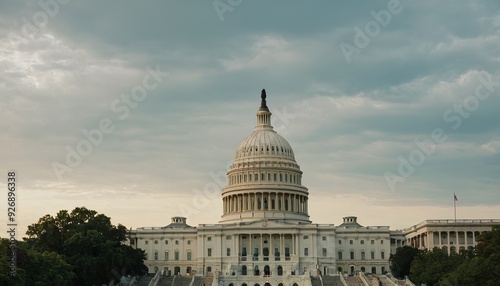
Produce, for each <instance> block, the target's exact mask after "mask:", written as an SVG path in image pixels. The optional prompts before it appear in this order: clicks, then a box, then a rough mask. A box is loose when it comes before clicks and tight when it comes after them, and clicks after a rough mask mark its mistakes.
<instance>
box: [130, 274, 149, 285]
mask: <svg viewBox="0 0 500 286" xmlns="http://www.w3.org/2000/svg"><path fill="white" fill-rule="evenodd" d="M151 278H153V277H152V276H137V278H136V280H135V284H134V286H148V285H149V282H150V281H151Z"/></svg>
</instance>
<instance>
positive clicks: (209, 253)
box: [207, 248, 212, 256]
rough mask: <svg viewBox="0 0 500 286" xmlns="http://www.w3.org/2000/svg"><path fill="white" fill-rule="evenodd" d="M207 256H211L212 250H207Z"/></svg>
mask: <svg viewBox="0 0 500 286" xmlns="http://www.w3.org/2000/svg"><path fill="white" fill-rule="evenodd" d="M207 256H212V249H211V248H209V249H207Z"/></svg>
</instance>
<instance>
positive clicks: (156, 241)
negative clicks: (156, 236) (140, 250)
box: [144, 240, 191, 245]
mask: <svg viewBox="0 0 500 286" xmlns="http://www.w3.org/2000/svg"><path fill="white" fill-rule="evenodd" d="M158 243H159V241H158V240H155V241H154V244H158ZM174 243H175V244H176V245H179V241H178V240H176V241H175V242H174ZM144 244H149V241H148V240H146V241H145V242H144ZM165 244H168V240H165ZM187 244H191V240H188V241H187Z"/></svg>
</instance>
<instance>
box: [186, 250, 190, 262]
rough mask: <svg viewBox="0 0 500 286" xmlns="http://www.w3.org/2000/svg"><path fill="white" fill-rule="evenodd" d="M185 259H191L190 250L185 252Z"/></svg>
mask: <svg viewBox="0 0 500 286" xmlns="http://www.w3.org/2000/svg"><path fill="white" fill-rule="evenodd" d="M186 259H187V260H191V251H188V252H187V253H186Z"/></svg>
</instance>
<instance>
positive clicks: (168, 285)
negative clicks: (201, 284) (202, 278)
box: [158, 276, 189, 286]
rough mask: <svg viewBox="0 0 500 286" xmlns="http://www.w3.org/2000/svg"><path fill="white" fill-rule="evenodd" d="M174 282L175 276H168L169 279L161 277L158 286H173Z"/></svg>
mask: <svg viewBox="0 0 500 286" xmlns="http://www.w3.org/2000/svg"><path fill="white" fill-rule="evenodd" d="M176 280H177V277H176ZM173 281H174V276H167V277H164V276H163V277H161V279H160V282H158V286H172V282H173ZM176 282H177V281H176ZM188 285H189V284H188Z"/></svg>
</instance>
